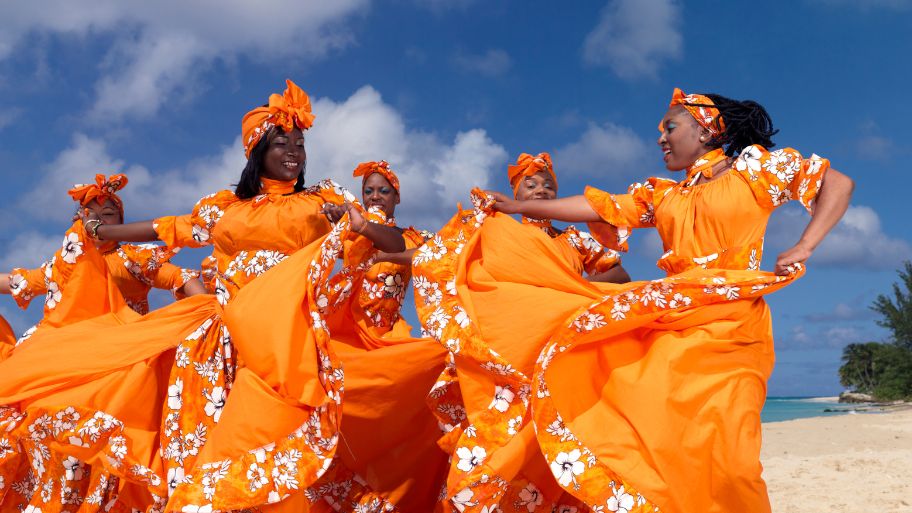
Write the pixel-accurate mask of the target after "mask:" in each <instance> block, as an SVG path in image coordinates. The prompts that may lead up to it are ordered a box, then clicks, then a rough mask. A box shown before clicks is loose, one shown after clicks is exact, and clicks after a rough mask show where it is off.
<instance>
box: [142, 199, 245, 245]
mask: <svg viewBox="0 0 912 513" xmlns="http://www.w3.org/2000/svg"><path fill="white" fill-rule="evenodd" d="M236 201H238V199H237V196H235V195H234V193H233V192H231V191H228V190H225V191H220V192H217V193H215V194H210V195H209V196H206V197H205V198H203V199H201V200H199V202H198V203H197V204H196V206H195V207H193V212H192V213H190V214H188V215H183V216H165V217H159V218H158V219H156V220H155V221H153V222H152V227H153V228H154V229H155V233H156V234H157V235H158V238H159V240H161V241H162V242H164V243H165V244H166V245H167V246H168V247H169V248H181V247H191V248H200V247H203V246H208V245H210V244H212V240H211V233H212V229H213V228H214V227H215V225H216V224H217V223H218V222H219V220H220V219H221V218H222V216H223V215H224V214H225V209H226V208H227V207H228V206H229V205H231V204H232V203H234V202H236Z"/></svg>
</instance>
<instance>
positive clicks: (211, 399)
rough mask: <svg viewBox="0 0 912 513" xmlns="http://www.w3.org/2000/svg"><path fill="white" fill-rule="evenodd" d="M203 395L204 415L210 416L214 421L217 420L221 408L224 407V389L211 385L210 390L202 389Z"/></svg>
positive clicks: (220, 414)
mask: <svg viewBox="0 0 912 513" xmlns="http://www.w3.org/2000/svg"><path fill="white" fill-rule="evenodd" d="M203 397H205V398H206V406H205V408H204V411H205V412H206V415H207V416H209V417H212V420H214V421H215V422H218V421H219V418H220V417H221V416H222V408H224V407H225V399H227V394H226V393H225V389H224V388H222V387H213V388H212V392H208V391H205V390H204V391H203Z"/></svg>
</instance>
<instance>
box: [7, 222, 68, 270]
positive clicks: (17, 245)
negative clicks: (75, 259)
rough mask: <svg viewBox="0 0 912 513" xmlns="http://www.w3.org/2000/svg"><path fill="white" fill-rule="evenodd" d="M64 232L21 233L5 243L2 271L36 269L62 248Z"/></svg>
mask: <svg viewBox="0 0 912 513" xmlns="http://www.w3.org/2000/svg"><path fill="white" fill-rule="evenodd" d="M62 240H63V232H61V233H59V234H55V235H47V234H43V233H39V232H36V231H28V232H24V233H20V234H18V235H16V236H15V237H13V239H12V240H10V241H9V242H8V243H6V244H5V248H4V250H3V256H2V257H0V272H4V273H6V272H9V271H10V270H12V269H14V268H16V267H21V268H23V269H34V268H36V267H38V266H39V265H41V264H42V263H43V262H44V261H45V260H47V259H49V258H51V257H52V256H53V255H54V252H55V251H57V250H58V249H60V244H61V241H62Z"/></svg>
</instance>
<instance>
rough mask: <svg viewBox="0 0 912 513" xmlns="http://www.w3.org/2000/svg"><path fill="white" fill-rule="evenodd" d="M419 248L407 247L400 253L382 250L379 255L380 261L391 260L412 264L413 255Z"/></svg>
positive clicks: (391, 261)
mask: <svg viewBox="0 0 912 513" xmlns="http://www.w3.org/2000/svg"><path fill="white" fill-rule="evenodd" d="M415 251H417V248H412V249H407V250H405V251H402V252H399V253H385V252H381V253H380V254H379V255H378V256H377V261H378V262H390V263H392V264H398V265H412V257H413V256H414V255H415Z"/></svg>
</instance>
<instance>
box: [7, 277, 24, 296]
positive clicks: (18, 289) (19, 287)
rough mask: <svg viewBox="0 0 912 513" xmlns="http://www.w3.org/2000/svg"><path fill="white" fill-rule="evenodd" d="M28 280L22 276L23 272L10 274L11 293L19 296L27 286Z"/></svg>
mask: <svg viewBox="0 0 912 513" xmlns="http://www.w3.org/2000/svg"><path fill="white" fill-rule="evenodd" d="M27 286H28V280H26V279H25V278H23V277H22V275H21V274H10V276H9V288H10V294H12V295H13V296H18V295H20V294H22V292H23V291H24V290H25V289H26V288H27Z"/></svg>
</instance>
